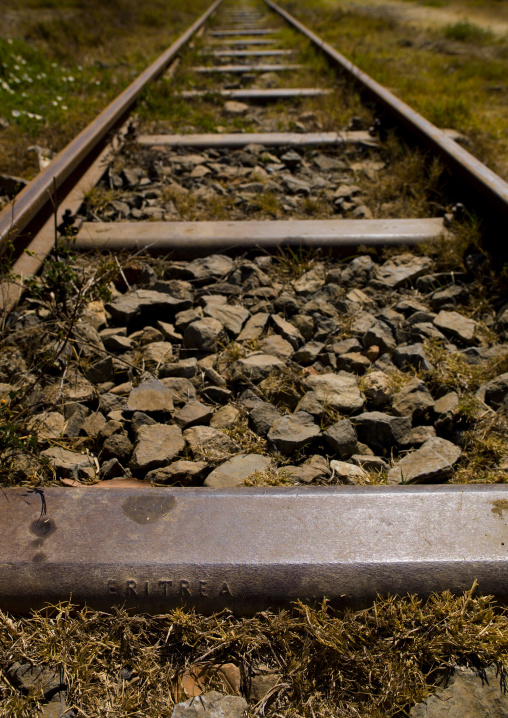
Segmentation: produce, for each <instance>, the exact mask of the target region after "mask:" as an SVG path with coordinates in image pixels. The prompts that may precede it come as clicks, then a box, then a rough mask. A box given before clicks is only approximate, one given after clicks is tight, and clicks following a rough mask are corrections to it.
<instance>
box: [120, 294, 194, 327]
mask: <svg viewBox="0 0 508 718" xmlns="http://www.w3.org/2000/svg"><path fill="white" fill-rule="evenodd" d="M191 305H192V302H191V300H190V299H187V298H186V299H178V298H176V297H172V296H171V295H170V294H164V293H163V292H154V291H153V290H151V289H136V290H134V291H132V292H128V293H127V294H124V295H122V296H121V297H119V298H118V299H115V300H114V301H113V302H110V303H109V304H106V309H107V310H108V312H109V313H110V314H111V316H112V317H113V318H114V319H115V321H117V322H120V323H124V324H127V323H128V322H129V321H131V320H132V319H135V318H136V317H138V316H139V315H140V314H141V312H143V311H146V310H154V311H155V310H157V311H164V313H165V314H166V313H170V314H174V313H175V312H179V311H182V310H183V309H188V308H189V307H190V306H191Z"/></svg>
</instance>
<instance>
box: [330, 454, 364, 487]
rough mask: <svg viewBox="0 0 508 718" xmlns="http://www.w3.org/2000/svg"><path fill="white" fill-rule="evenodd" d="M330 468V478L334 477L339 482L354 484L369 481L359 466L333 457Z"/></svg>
mask: <svg viewBox="0 0 508 718" xmlns="http://www.w3.org/2000/svg"><path fill="white" fill-rule="evenodd" d="M330 468H331V470H332V480H333V479H336V480H337V481H339V482H340V483H341V484H349V485H351V486H355V485H356V484H365V483H370V482H369V476H368V474H367V472H366V471H364V470H363V469H362V467H361V466H356V465H355V464H349V463H347V462H346V461H337V460H336V459H335V460H333V461H330Z"/></svg>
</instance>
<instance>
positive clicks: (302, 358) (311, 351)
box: [293, 342, 325, 366]
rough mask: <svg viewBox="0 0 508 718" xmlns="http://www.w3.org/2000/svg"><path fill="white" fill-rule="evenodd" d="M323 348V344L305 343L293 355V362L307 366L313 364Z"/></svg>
mask: <svg viewBox="0 0 508 718" xmlns="http://www.w3.org/2000/svg"><path fill="white" fill-rule="evenodd" d="M324 348H325V344H324V342H307V344H304V345H303V347H301V348H300V349H298V351H297V352H295V353H294V355H293V361H295V362H298V364H302V365H303V366H308V365H309V364H313V363H314V362H315V361H316V359H317V358H318V356H319V354H320V353H321V352H322V351H323V349H324Z"/></svg>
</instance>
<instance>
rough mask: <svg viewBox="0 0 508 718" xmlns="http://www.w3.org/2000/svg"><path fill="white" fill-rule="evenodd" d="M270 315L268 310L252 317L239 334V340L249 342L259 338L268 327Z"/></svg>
mask: <svg viewBox="0 0 508 718" xmlns="http://www.w3.org/2000/svg"><path fill="white" fill-rule="evenodd" d="M269 318H270V315H269V314H267V313H266V312H258V313H257V314H254V315H253V316H252V317H250V318H249V319H248V320H247V322H246V323H245V325H244V327H243V329H242V331H241V332H240V334H239V335H238V336H237V341H239V342H247V341H250V342H251V341H254V340H255V339H259V338H260V336H261V335H262V334H263V332H264V331H265V329H266V325H267V324H268V320H269Z"/></svg>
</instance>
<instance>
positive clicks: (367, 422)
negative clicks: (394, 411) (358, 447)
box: [353, 411, 411, 452]
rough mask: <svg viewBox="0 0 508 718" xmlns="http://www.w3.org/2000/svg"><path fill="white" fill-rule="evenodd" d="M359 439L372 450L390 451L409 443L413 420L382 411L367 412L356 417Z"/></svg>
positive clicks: (355, 423) (354, 421) (355, 422)
mask: <svg viewBox="0 0 508 718" xmlns="http://www.w3.org/2000/svg"><path fill="white" fill-rule="evenodd" d="M353 423H354V425H355V427H356V433H357V435H358V438H359V439H360V441H361V442H363V443H364V444H367V446H369V447H370V448H371V449H378V450H380V451H382V452H383V451H389V450H390V449H391V448H392V447H394V446H396V447H397V446H404V444H407V442H408V441H409V434H410V431H411V419H409V418H408V417H406V416H391V415H390V414H384V413H383V412H382V411H366V412H364V413H363V414H358V416H355V417H354V420H353Z"/></svg>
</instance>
